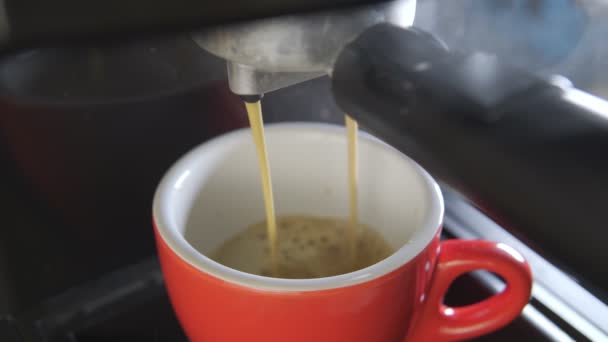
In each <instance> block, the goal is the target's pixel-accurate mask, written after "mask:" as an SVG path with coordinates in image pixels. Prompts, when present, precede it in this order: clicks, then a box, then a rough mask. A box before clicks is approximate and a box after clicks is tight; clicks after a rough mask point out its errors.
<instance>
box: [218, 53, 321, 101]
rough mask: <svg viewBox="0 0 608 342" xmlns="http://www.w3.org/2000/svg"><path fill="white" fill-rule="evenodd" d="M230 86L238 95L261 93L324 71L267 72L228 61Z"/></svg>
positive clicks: (313, 76) (318, 75) (309, 78)
mask: <svg viewBox="0 0 608 342" xmlns="http://www.w3.org/2000/svg"><path fill="white" fill-rule="evenodd" d="M227 66H228V86H229V87H230V90H232V92H234V93H235V94H238V95H259V94H265V93H267V92H270V91H274V90H278V89H281V88H285V87H289V86H292V85H295V84H298V83H301V82H304V81H308V80H311V79H313V78H317V77H321V76H323V75H324V74H325V73H324V72H267V71H260V70H257V69H255V68H253V67H251V66H249V65H245V64H240V63H235V62H230V61H228V63H227Z"/></svg>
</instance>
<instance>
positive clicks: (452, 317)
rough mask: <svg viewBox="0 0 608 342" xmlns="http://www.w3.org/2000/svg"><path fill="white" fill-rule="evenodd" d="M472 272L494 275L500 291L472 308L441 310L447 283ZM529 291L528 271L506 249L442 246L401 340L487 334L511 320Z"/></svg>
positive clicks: (474, 243) (479, 244) (466, 243)
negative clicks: (419, 308)
mask: <svg viewBox="0 0 608 342" xmlns="http://www.w3.org/2000/svg"><path fill="white" fill-rule="evenodd" d="M475 270H486V271H491V272H494V273H496V274H498V275H500V276H501V277H502V278H503V279H504V280H505V281H506V283H507V286H506V288H505V289H504V290H503V291H502V292H500V293H498V294H496V295H494V296H492V297H490V298H487V299H485V300H483V301H481V302H478V303H475V304H471V305H466V306H462V307H449V306H446V305H444V304H443V299H444V297H445V294H446V292H447V290H448V288H449V287H450V285H451V284H452V282H453V281H454V280H455V279H456V278H457V277H458V276H460V275H462V274H465V273H467V272H471V271H475ZM531 291H532V272H531V271H530V266H529V265H528V263H527V262H526V260H525V259H524V257H523V256H522V255H521V254H520V253H519V252H517V251H516V250H515V249H513V248H512V247H510V246H508V245H505V244H504V243H496V242H490V241H482V240H448V241H445V242H442V243H441V250H440V252H439V256H438V259H437V265H436V267H435V271H434V274H433V276H432V281H431V287H430V289H429V291H428V292H427V300H426V303H425V304H424V306H423V308H422V312H421V315H420V316H419V318H418V319H417V320H416V321H415V324H414V325H413V326H412V327H411V331H412V333H411V334H410V336H409V337H408V338H407V339H406V341H408V342H409V341H453V340H463V339H469V338H473V337H476V336H480V335H483V334H487V333H489V332H491V331H493V330H496V329H499V328H501V327H503V326H505V325H507V324H508V323H509V322H511V321H512V320H513V319H515V318H516V317H517V316H518V315H519V314H520V313H521V311H522V309H523V308H524V307H525V306H526V304H527V303H528V301H529V300H530V293H531Z"/></svg>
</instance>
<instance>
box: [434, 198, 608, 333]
mask: <svg viewBox="0 0 608 342" xmlns="http://www.w3.org/2000/svg"><path fill="white" fill-rule="evenodd" d="M442 192H443V195H444V197H445V203H446V218H445V225H446V227H448V228H447V230H448V231H449V233H451V234H453V235H454V236H455V237H458V238H461V239H486V240H491V241H496V242H502V243H505V244H507V245H509V246H511V247H513V248H515V249H516V250H517V251H519V252H520V253H521V254H522V255H523V256H524V257H525V258H526V260H528V262H529V263H530V267H531V268H532V273H533V275H534V286H533V288H532V297H533V298H534V300H535V301H537V302H538V303H540V304H542V306H543V307H544V308H546V309H547V310H549V311H550V312H552V313H553V314H554V315H556V316H557V317H559V318H560V319H561V320H562V323H561V324H562V325H563V324H567V325H569V326H570V327H572V328H573V329H574V330H576V331H577V332H578V333H580V334H581V335H582V336H584V337H585V338H586V339H589V340H590V341H608V306H607V305H606V303H604V302H602V301H601V300H600V299H599V298H598V297H596V296H595V295H594V294H593V293H592V292H590V291H589V290H588V289H587V288H585V287H583V286H582V285H581V284H580V283H578V282H577V281H575V280H574V279H573V278H572V277H571V276H570V275H568V274H567V273H565V272H564V271H562V270H560V269H559V268H558V267H556V266H555V265H553V264H552V263H551V262H550V261H548V260H547V259H545V258H543V257H542V256H541V255H540V254H538V253H537V252H536V251H534V250H533V249H532V248H530V247H529V246H527V245H526V244H524V243H523V242H522V241H521V240H519V239H517V238H516V237H515V236H514V235H512V234H510V233H508V232H507V231H506V230H504V229H503V228H502V227H500V226H499V225H498V224H496V223H495V222H493V221H492V220H491V219H490V218H488V217H487V216H485V215H484V214H482V213H481V212H480V211H479V210H478V209H476V208H474V207H473V206H472V205H471V204H469V203H468V202H467V201H466V200H465V199H464V198H463V197H462V196H461V195H459V194H458V193H457V192H456V191H454V190H453V189H450V188H449V187H446V186H443V188H442ZM476 276H477V277H478V278H479V280H480V281H482V282H484V283H486V284H487V285H488V286H489V287H490V288H492V289H493V290H494V291H495V292H497V291H500V290H501V289H502V288H503V287H504V283H502V281H500V280H499V279H498V278H497V277H495V276H493V275H491V274H489V273H481V274H477V275H476ZM528 310H530V309H528ZM533 311H536V309H535V310H533ZM523 314H524V315H528V314H532V315H537V314H538V313H535V312H530V313H528V312H526V311H524V313H523ZM545 324H546V323H545ZM547 331H548V332H552V331H554V329H553V330H552V329H548V330H547ZM552 334H553V335H554V336H556V337H557V336H563V333H562V332H552ZM560 340H561V338H560Z"/></svg>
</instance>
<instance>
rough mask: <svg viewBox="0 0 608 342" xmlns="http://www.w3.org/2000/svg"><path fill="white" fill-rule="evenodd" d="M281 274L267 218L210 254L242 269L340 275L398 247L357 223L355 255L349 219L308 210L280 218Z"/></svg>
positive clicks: (271, 273)
mask: <svg viewBox="0 0 608 342" xmlns="http://www.w3.org/2000/svg"><path fill="white" fill-rule="evenodd" d="M276 223H277V228H278V229H277V241H276V242H277V244H276V247H277V255H276V260H274V262H276V264H275V265H276V273H275V272H274V271H273V260H272V256H271V254H270V248H269V245H268V238H269V237H268V233H267V224H266V221H263V222H259V223H256V224H253V225H251V226H249V227H248V228H246V229H245V230H243V231H241V232H240V233H238V234H236V235H235V236H233V237H232V238H230V239H228V240H227V241H225V242H224V243H223V244H222V245H221V246H220V247H219V248H218V249H217V250H216V251H215V252H214V253H212V254H211V259H213V260H215V261H217V262H219V263H221V264H223V265H225V266H228V267H231V268H234V269H236V270H239V271H243V272H247V273H252V274H257V275H262V276H269V277H271V276H272V277H279V278H288V279H310V278H321V277H330V276H335V275H340V274H344V273H349V272H353V271H356V270H360V269H362V268H365V267H368V266H371V265H373V264H375V263H377V262H379V261H381V260H383V259H384V258H386V257H388V256H390V255H391V254H392V253H393V252H394V250H393V248H392V247H391V246H390V245H389V244H388V243H387V242H386V240H385V239H384V238H383V237H382V235H380V233H378V232H377V231H376V230H374V229H373V228H371V227H369V226H367V225H362V224H359V225H358V227H357V228H358V229H357V230H358V234H357V241H356V249H357V253H356V254H355V259H354V260H353V259H352V254H351V241H350V239H349V238H348V234H349V229H351V227H350V222H349V220H345V219H340V218H331V217H315V216H309V215H290V216H280V217H278V218H277V222H276Z"/></svg>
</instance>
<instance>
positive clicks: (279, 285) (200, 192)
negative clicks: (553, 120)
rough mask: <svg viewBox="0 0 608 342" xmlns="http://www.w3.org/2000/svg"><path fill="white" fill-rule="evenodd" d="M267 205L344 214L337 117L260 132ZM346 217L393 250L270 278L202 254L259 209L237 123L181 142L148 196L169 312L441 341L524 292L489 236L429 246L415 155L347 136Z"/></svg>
mask: <svg viewBox="0 0 608 342" xmlns="http://www.w3.org/2000/svg"><path fill="white" fill-rule="evenodd" d="M266 133H267V143H268V152H269V159H270V164H271V172H272V177H273V178H272V181H273V186H274V191H275V200H276V208H277V212H278V214H279V215H280V214H294V213H306V214H311V215H316V216H338V217H347V215H348V188H347V179H346V175H347V169H346V166H347V161H346V155H347V154H346V134H345V130H344V128H343V127H338V126H330V125H323V124H305V123H291V124H278V125H269V126H267V128H266ZM359 165H360V166H359V167H360V168H359V197H360V198H359V210H360V220H361V221H362V222H364V223H367V224H370V225H371V226H372V227H374V228H376V229H377V230H378V231H379V232H380V233H381V234H382V235H383V236H384V237H385V238H386V240H387V241H389V242H390V243H391V244H392V245H393V247H394V248H395V249H396V252H395V253H394V254H393V255H391V256H390V257H388V258H386V259H384V260H382V261H381V262H379V263H377V264H374V265H372V266H370V267H367V268H364V269H361V270H358V271H356V272H352V273H348V274H342V275H339V276H334V277H327V278H317V279H301V280H297V279H296V280H294V279H277V278H270V277H263V276H257V275H253V274H248V273H244V272H240V271H237V270H234V269H231V268H228V267H226V266H223V265H221V264H219V263H216V262H214V261H213V260H211V259H209V258H208V257H207V254H208V253H210V252H211V251H213V250H214V248H216V247H217V246H218V245H219V244H220V243H222V242H223V241H224V240H226V239H227V238H228V237H230V236H232V235H234V234H235V233H236V232H238V231H239V230H242V229H244V228H245V227H246V226H248V225H249V224H251V223H253V222H257V221H260V220H262V219H263V218H264V209H263V200H262V192H261V185H260V176H259V171H258V165H257V161H256V155H255V150H254V146H253V144H252V137H251V133H250V131H249V130H239V131H234V132H231V133H228V134H225V135H223V136H220V137H218V138H215V139H213V140H211V141H209V142H206V143H204V144H202V145H201V146H199V147H197V148H195V149H194V150H192V151H191V152H189V153H188V154H186V155H185V156H184V157H183V158H181V159H180V160H179V161H178V162H177V163H176V164H175V165H174V166H173V167H172V168H171V169H170V170H169V171H168V173H167V174H166V175H165V177H164V178H163V180H162V182H161V183H160V185H159V186H158V189H157V192H156V195H155V198H154V226H155V233H156V237H157V245H158V253H159V257H160V262H161V267H162V272H163V275H164V278H165V281H166V286H167V289H168V292H169V296H170V298H171V302H172V305H173V308H174V310H175V312H176V314H177V317H178V319H179V321H180V323H181V325H182V327H183V328H184V330H185V332H186V334H187V336H188V337H189V338H190V339H191V340H192V341H260V342H274V341H277V342H279V341H281V342H283V341H290V342H294V341H307V342H310V341H315V342H319V341H331V342H338V341H345V342H356V341H361V342H371V341H374V342H384V341H404V340H406V341H443V340H459V339H467V338H471V337H475V336H479V335H482V334H485V333H488V332H490V331H492V330H495V329H498V328H500V327H502V326H504V325H505V324H507V323H508V322H510V321H511V320H513V319H514V318H515V317H517V316H518V315H519V313H520V312H521V310H522V309H523V307H524V306H525V305H526V303H527V302H528V300H529V296H530V291H531V286H532V276H531V273H530V268H529V267H528V264H527V263H526V261H525V260H524V258H523V257H522V256H521V254H519V253H518V252H516V251H515V250H513V249H512V248H510V247H509V246H506V245H504V244H501V243H493V242H488V241H464V240H455V241H447V242H443V243H440V241H439V235H440V232H441V224H442V219H443V199H442V196H441V192H440V189H439V187H438V185H437V184H436V183H435V181H434V180H433V179H432V178H431V177H430V176H429V175H428V174H427V173H426V172H425V171H424V170H423V169H422V168H421V167H420V166H418V165H417V164H416V163H415V162H413V161H412V160H411V159H409V158H408V157H406V156H404V155H403V154H401V153H400V152H398V151H397V150H395V149H393V148H391V147H390V146H388V145H386V144H384V143H382V142H381V141H379V140H377V139H375V138H373V137H371V136H369V135H366V134H361V135H360V141H359ZM479 269H484V270H489V271H492V272H495V273H497V274H499V275H500V276H501V277H503V278H504V279H505V280H506V283H507V286H506V288H505V290H504V291H502V292H501V293H499V294H497V295H495V296H492V297H490V298H488V299H486V300H483V301H481V302H479V303H476V304H472V305H468V306H464V307H447V306H446V305H444V304H443V297H444V295H445V293H446V291H447V289H448V287H449V286H450V284H451V282H452V281H453V280H454V279H456V278H457V277H458V276H459V275H461V274H464V273H467V272H470V271H473V270H479Z"/></svg>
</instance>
